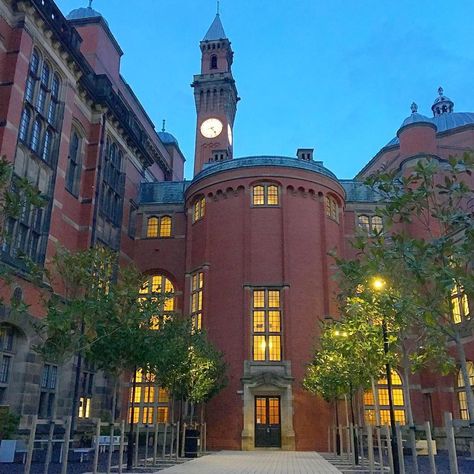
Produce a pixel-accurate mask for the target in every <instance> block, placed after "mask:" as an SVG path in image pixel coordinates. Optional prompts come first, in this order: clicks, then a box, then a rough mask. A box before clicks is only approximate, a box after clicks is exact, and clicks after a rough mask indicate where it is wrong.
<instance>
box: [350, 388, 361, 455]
mask: <svg viewBox="0 0 474 474" xmlns="http://www.w3.org/2000/svg"><path fill="white" fill-rule="evenodd" d="M349 396H350V404H351V418H352V426H353V427H354V431H353V441H354V457H355V463H356V464H359V437H358V436H357V424H356V422H355V414H354V394H353V393H352V391H351V393H350V394H349Z"/></svg>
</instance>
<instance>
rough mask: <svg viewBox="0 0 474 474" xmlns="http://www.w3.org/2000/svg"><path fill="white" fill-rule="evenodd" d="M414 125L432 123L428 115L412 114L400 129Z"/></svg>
mask: <svg viewBox="0 0 474 474" xmlns="http://www.w3.org/2000/svg"><path fill="white" fill-rule="evenodd" d="M412 123H432V122H431V120H430V119H429V117H426V115H422V114H419V113H418V112H414V113H412V114H411V115H410V116H409V117H407V118H406V119H405V120H404V121H403V123H402V125H401V126H400V128H402V127H405V126H407V125H411V124H412Z"/></svg>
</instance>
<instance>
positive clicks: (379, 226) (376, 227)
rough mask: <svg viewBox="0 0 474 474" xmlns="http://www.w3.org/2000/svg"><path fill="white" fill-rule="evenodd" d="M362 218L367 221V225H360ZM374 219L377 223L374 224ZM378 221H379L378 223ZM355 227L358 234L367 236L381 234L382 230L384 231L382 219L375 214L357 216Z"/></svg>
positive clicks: (364, 213) (366, 213)
mask: <svg viewBox="0 0 474 474" xmlns="http://www.w3.org/2000/svg"><path fill="white" fill-rule="evenodd" d="M362 218H366V219H367V224H364V225H362V223H361V219H362ZM375 219H377V223H374V220H375ZM379 219H380V222H378V220H379ZM356 226H357V229H358V230H359V231H360V232H363V233H364V234H367V235H370V234H376V233H379V232H383V229H384V223H383V219H382V218H381V217H380V216H377V215H376V214H373V213H370V212H363V213H360V214H357V216H356Z"/></svg>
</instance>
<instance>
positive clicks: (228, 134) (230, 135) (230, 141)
mask: <svg viewBox="0 0 474 474" xmlns="http://www.w3.org/2000/svg"><path fill="white" fill-rule="evenodd" d="M227 137H228V138H229V145H232V127H231V126H230V125H229V124H227Z"/></svg>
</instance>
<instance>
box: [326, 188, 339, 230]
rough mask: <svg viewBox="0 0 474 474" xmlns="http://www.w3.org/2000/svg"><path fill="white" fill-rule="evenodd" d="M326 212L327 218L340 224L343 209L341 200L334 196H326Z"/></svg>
mask: <svg viewBox="0 0 474 474" xmlns="http://www.w3.org/2000/svg"><path fill="white" fill-rule="evenodd" d="M324 212H325V214H326V217H328V218H329V219H331V220H332V221H334V222H337V223H338V224H339V222H340V217H341V209H340V206H339V200H338V199H337V198H336V197H335V196H334V195H333V194H326V196H324Z"/></svg>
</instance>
